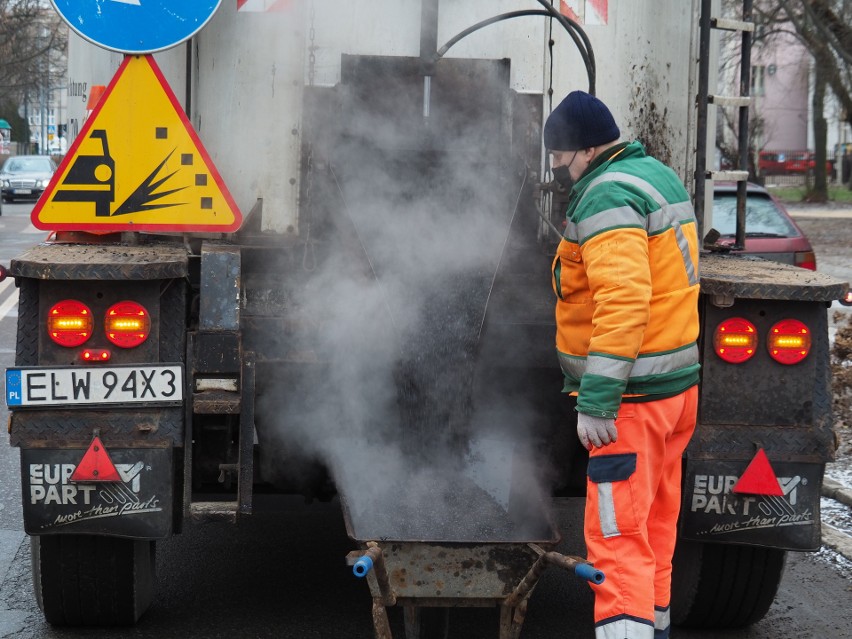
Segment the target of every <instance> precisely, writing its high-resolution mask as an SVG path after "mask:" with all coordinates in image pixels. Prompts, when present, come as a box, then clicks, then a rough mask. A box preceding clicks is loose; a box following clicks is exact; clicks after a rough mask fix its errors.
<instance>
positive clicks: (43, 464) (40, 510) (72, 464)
mask: <svg viewBox="0 0 852 639" xmlns="http://www.w3.org/2000/svg"><path fill="white" fill-rule="evenodd" d="M84 453H85V450H78V449H21V486H22V488H23V506H24V529H25V530H26V532H27V534H30V535H43V534H51V533H73V534H81V533H83V534H94V535H112V536H117V537H129V538H133V539H160V538H164V537H168V536H169V535H170V534H171V532H172V500H173V484H174V477H173V471H172V468H173V465H172V449H171V448H111V449H110V450H109V456H110V458H111V460H112V462H113V464H114V465H115V467H116V470H117V471H118V475H119V477H120V481H114V482H97V483H94V482H93V483H85V482H75V481H71V475H72V473H73V472H74V469H75V468H76V467H77V464H78V463H79V462H80V460H81V458H82V457H83V454H84Z"/></svg>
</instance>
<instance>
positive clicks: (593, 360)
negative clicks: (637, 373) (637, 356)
mask: <svg viewBox="0 0 852 639" xmlns="http://www.w3.org/2000/svg"><path fill="white" fill-rule="evenodd" d="M632 368H633V360H623V359H614V358H612V357H601V356H600V355H589V357H588V358H587V359H586V372H587V373H589V374H591V375H603V376H604V377H612V378H613V379H624V380H626V379H627V378H628V377H630V369H632Z"/></svg>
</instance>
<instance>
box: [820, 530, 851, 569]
mask: <svg viewBox="0 0 852 639" xmlns="http://www.w3.org/2000/svg"><path fill="white" fill-rule="evenodd" d="M822 545H823V546H828V547H829V548H831V549H832V550H834V551H835V552H837V553H840V554H841V555H843V556H844V557H846V559H848V560H849V561H852V537H850V536H849V535H847V534H846V533H845V532H843V531H842V530H838V529H837V528H835V527H834V526H832V525H831V524H827V523H825V522H823V523H822Z"/></svg>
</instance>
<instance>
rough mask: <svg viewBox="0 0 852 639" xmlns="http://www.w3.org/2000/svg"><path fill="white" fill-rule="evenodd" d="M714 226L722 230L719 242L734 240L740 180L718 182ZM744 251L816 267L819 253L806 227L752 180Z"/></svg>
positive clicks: (788, 262)
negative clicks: (816, 253)
mask: <svg viewBox="0 0 852 639" xmlns="http://www.w3.org/2000/svg"><path fill="white" fill-rule="evenodd" d="M711 226H712V227H713V228H714V229H716V230H717V231H719V233H720V234H721V237H720V238H719V240H718V243H719V244H733V243H734V241H735V239H736V232H737V187H736V184H733V183H717V184H716V186H715V188H714V190H713V218H712V224H711ZM743 252H744V253H747V254H749V255H756V256H758V257H762V258H765V259H767V260H774V261H776V262H784V263H786V264H794V265H795V266H801V267H802V268H808V269H811V270H812V271H815V270H816V255H815V254H814V250H813V248H812V247H811V243H810V241H809V240H808V238H807V237H806V236H805V234H804V233H803V232H802V229H800V228H799V226H798V225H797V224H796V222H795V221H794V220H793V218H792V217H791V216H790V214H789V213H788V212H787V209H786V208H784V205H783V204H782V203H781V202H780V201H779V200H778V199H776V198H775V197H774V196H773V195H772V194H771V193H769V192H768V191H767V190H766V189H765V188H763V187H762V186H758V185H757V184H749V185H748V188H747V190H746V239H745V251H743Z"/></svg>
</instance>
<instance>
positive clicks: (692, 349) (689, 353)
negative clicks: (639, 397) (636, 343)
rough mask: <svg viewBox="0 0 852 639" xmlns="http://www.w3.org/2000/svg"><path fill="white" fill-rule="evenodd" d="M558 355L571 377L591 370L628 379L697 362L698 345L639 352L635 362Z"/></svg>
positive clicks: (656, 373) (660, 372)
mask: <svg viewBox="0 0 852 639" xmlns="http://www.w3.org/2000/svg"><path fill="white" fill-rule="evenodd" d="M558 356H559V364H560V366H561V368H562V372H563V373H564V374H565V375H567V376H568V377H571V378H573V379H580V378H581V377H582V376H583V374H584V373H594V374H595V375H603V376H605V377H612V378H614V379H629V378H630V377H645V376H646V375H660V374H662V373H670V372H672V371H676V370H680V369H681V368H686V367H687V366H692V365H693V364H697V363H698V346H697V345H696V344H692V345H690V346H689V347H687V348H682V349H681V350H679V351H674V352H671V353H663V354H660V355H640V356H639V357H638V358H637V359H636V361H635V362H629V361H625V360H620V359H612V358H609V357H601V356H599V355H589V357H588V360H587V359H586V358H584V357H577V356H572V355H566V354H565V353H558Z"/></svg>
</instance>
